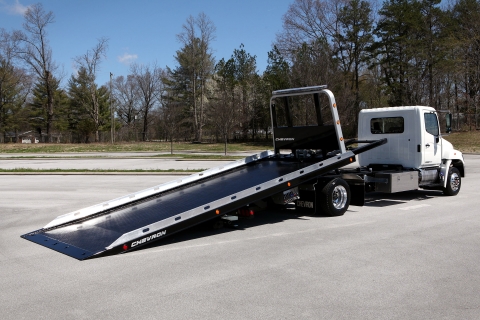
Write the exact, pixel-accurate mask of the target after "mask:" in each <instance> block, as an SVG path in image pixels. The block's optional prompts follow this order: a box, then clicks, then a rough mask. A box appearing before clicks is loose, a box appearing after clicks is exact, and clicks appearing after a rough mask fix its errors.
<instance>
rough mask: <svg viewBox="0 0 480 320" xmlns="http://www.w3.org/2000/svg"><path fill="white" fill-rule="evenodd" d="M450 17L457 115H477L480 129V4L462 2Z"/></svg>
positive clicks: (467, 1)
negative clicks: (460, 113) (479, 119)
mask: <svg viewBox="0 0 480 320" xmlns="http://www.w3.org/2000/svg"><path fill="white" fill-rule="evenodd" d="M450 15H451V20H450V28H449V31H450V32H451V35H450V38H449V43H451V44H452V48H451V52H452V56H451V58H452V60H453V61H454V66H453V70H454V73H453V81H454V95H455V105H456V108H457V113H459V112H465V113H475V117H476V122H475V127H477V126H478V112H479V110H478V105H479V104H480V67H479V66H480V1H478V0H458V1H457V2H456V3H455V5H454V6H453V8H452V9H451V12H450ZM457 119H458V116H457ZM457 123H458V121H457ZM471 126H472V124H471V122H470V127H471Z"/></svg>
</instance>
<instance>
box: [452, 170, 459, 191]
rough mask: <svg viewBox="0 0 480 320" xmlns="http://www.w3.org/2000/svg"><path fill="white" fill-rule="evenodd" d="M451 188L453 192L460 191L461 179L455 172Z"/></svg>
mask: <svg viewBox="0 0 480 320" xmlns="http://www.w3.org/2000/svg"><path fill="white" fill-rule="evenodd" d="M450 188H451V189H452V191H457V190H458V189H460V177H459V176H458V174H457V173H456V172H453V173H452V174H451V175H450Z"/></svg>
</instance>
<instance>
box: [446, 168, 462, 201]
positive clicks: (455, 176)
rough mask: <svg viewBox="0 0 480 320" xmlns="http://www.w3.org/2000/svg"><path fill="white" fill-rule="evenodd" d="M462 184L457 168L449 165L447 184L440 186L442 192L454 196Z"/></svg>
mask: <svg viewBox="0 0 480 320" xmlns="http://www.w3.org/2000/svg"><path fill="white" fill-rule="evenodd" d="M461 186H462V179H461V177H460V171H458V169H457V168H455V167H451V168H450V170H449V171H448V177H447V186H446V188H442V190H443V194H444V195H446V196H456V195H457V194H458V193H459V192H460V187H461Z"/></svg>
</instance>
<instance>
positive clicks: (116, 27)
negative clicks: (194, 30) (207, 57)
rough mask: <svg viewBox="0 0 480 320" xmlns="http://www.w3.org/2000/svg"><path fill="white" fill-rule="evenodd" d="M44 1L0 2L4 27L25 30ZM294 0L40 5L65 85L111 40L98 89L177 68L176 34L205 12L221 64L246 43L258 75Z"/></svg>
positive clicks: (73, 0)
mask: <svg viewBox="0 0 480 320" xmlns="http://www.w3.org/2000/svg"><path fill="white" fill-rule="evenodd" d="M38 2H39V1H38V0H37V1H34V0H32V1H30V0H0V28H3V29H5V30H6V31H8V32H10V31H12V30H18V29H22V23H23V21H24V19H23V13H24V12H25V10H26V9H27V8H28V6H29V5H31V4H34V3H38ZM293 2H294V0H237V1H234V0H156V1H154V0H150V1H147V0H136V1H134V0H82V1H80V0H49V1H40V3H42V5H43V8H44V10H45V11H46V12H48V11H52V12H53V14H54V16H55V20H54V21H55V22H54V23H53V24H51V25H49V27H48V31H47V32H48V40H49V44H50V47H51V48H52V52H53V59H54V61H55V62H56V63H57V65H58V66H59V70H60V71H61V73H63V74H64V79H63V82H64V83H65V82H66V81H67V80H68V79H69V78H70V76H71V75H72V74H74V73H75V66H74V63H73V59H74V58H75V57H77V56H80V55H83V54H85V53H86V52H87V51H88V50H91V49H92V48H93V47H94V46H95V45H96V44H97V43H98V39H100V38H102V37H106V38H108V39H109V42H108V50H107V57H106V59H105V60H104V61H103V62H102V63H101V65H100V71H99V73H98V75H97V80H98V83H99V84H105V83H107V82H108V80H109V75H110V72H111V73H113V74H114V77H117V76H120V75H123V76H126V75H128V74H129V70H130V64H131V63H133V62H135V63H138V64H143V65H153V64H154V63H156V64H157V66H159V67H161V68H165V67H166V66H169V67H170V68H174V67H175V66H176V65H177V64H176V61H175V58H174V56H175V53H176V51H177V50H179V49H180V48H181V47H182V45H181V44H180V42H178V40H177V37H176V35H177V34H179V33H181V32H182V25H183V24H184V23H185V22H186V20H187V18H188V17H189V16H193V17H197V16H198V14H199V13H201V12H203V13H205V14H206V15H207V17H208V18H209V19H210V20H211V21H212V22H213V24H214V25H215V27H216V32H215V37H216V39H215V41H214V42H213V43H212V48H213V54H214V57H215V59H216V61H219V60H220V59H222V58H225V59H229V58H230V57H231V56H232V54H233V50H234V49H238V48H239V47H240V45H241V44H242V43H243V44H244V46H245V48H244V49H245V50H246V51H247V52H248V53H250V54H251V55H255V56H256V61H257V70H258V71H259V72H260V73H261V72H263V71H264V70H265V68H266V66H267V53H268V52H269V51H270V50H271V49H272V43H273V42H274V41H275V36H276V34H277V33H279V32H280V31H281V30H282V17H283V15H284V14H285V13H286V12H287V10H288V7H289V5H290V4H291V3H293Z"/></svg>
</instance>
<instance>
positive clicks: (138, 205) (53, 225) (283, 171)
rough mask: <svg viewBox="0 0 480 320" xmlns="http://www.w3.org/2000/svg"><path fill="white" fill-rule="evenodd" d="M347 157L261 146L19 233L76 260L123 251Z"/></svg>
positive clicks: (295, 183)
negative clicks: (300, 154)
mask: <svg viewBox="0 0 480 320" xmlns="http://www.w3.org/2000/svg"><path fill="white" fill-rule="evenodd" d="M353 161H355V153H353V152H351V151H347V152H345V153H342V154H339V155H337V156H335V157H332V158H329V159H326V160H324V161H319V162H314V163H312V162H298V161H289V160H288V159H286V158H282V157H279V156H278V155H277V156H274V155H273V153H272V152H271V151H265V152H262V153H260V154H257V155H253V156H250V157H247V158H245V159H243V160H239V161H236V162H232V163H230V164H227V165H225V166H221V167H217V168H213V169H209V170H206V171H204V172H201V173H198V174H194V175H191V176H188V177H185V178H181V179H178V180H175V181H172V182H169V183H166V184H162V185H159V186H155V187H153V188H149V189H146V190H143V191H140V192H137V193H133V194H130V195H127V196H125V197H121V198H118V199H114V200H112V201H108V202H104V203H100V204H98V205H95V206H92V207H88V208H85V209H82V210H78V211H74V212H71V213H69V214H66V215H63V216H59V217H57V218H56V219H54V220H53V221H52V222H50V223H49V224H47V225H46V226H45V227H44V228H42V229H39V230H37V231H33V232H29V233H26V234H24V235H22V238H24V239H27V240H30V241H32V242H35V243H37V244H40V245H42V246H45V247H47V248H50V249H53V250H55V251H58V252H61V253H64V254H66V255H68V256H71V257H73V258H76V259H79V260H84V259H89V258H93V257H100V256H105V255H110V254H116V253H121V252H127V251H129V250H132V249H136V248H138V247H141V246H143V245H146V244H149V243H151V242H152V241H156V240H159V239H161V238H164V237H166V236H168V235H171V234H174V233H176V232H178V231H181V230H184V229H187V228H190V227H192V226H194V225H197V224H199V223H202V222H205V221H208V220H211V219H214V218H217V217H219V216H221V215H223V214H225V213H228V212H231V211H234V210H237V209H239V208H241V207H243V206H245V205H247V204H250V203H253V202H255V201H258V200H261V199H265V198H267V197H269V196H271V195H274V194H277V193H279V192H282V191H285V190H288V189H290V188H293V187H295V186H298V185H299V184H301V183H304V182H306V181H308V180H311V179H313V178H315V177H316V176H318V175H321V174H323V173H325V172H328V171H330V170H333V169H336V168H339V167H341V166H344V165H346V164H348V163H351V162H353Z"/></svg>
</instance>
